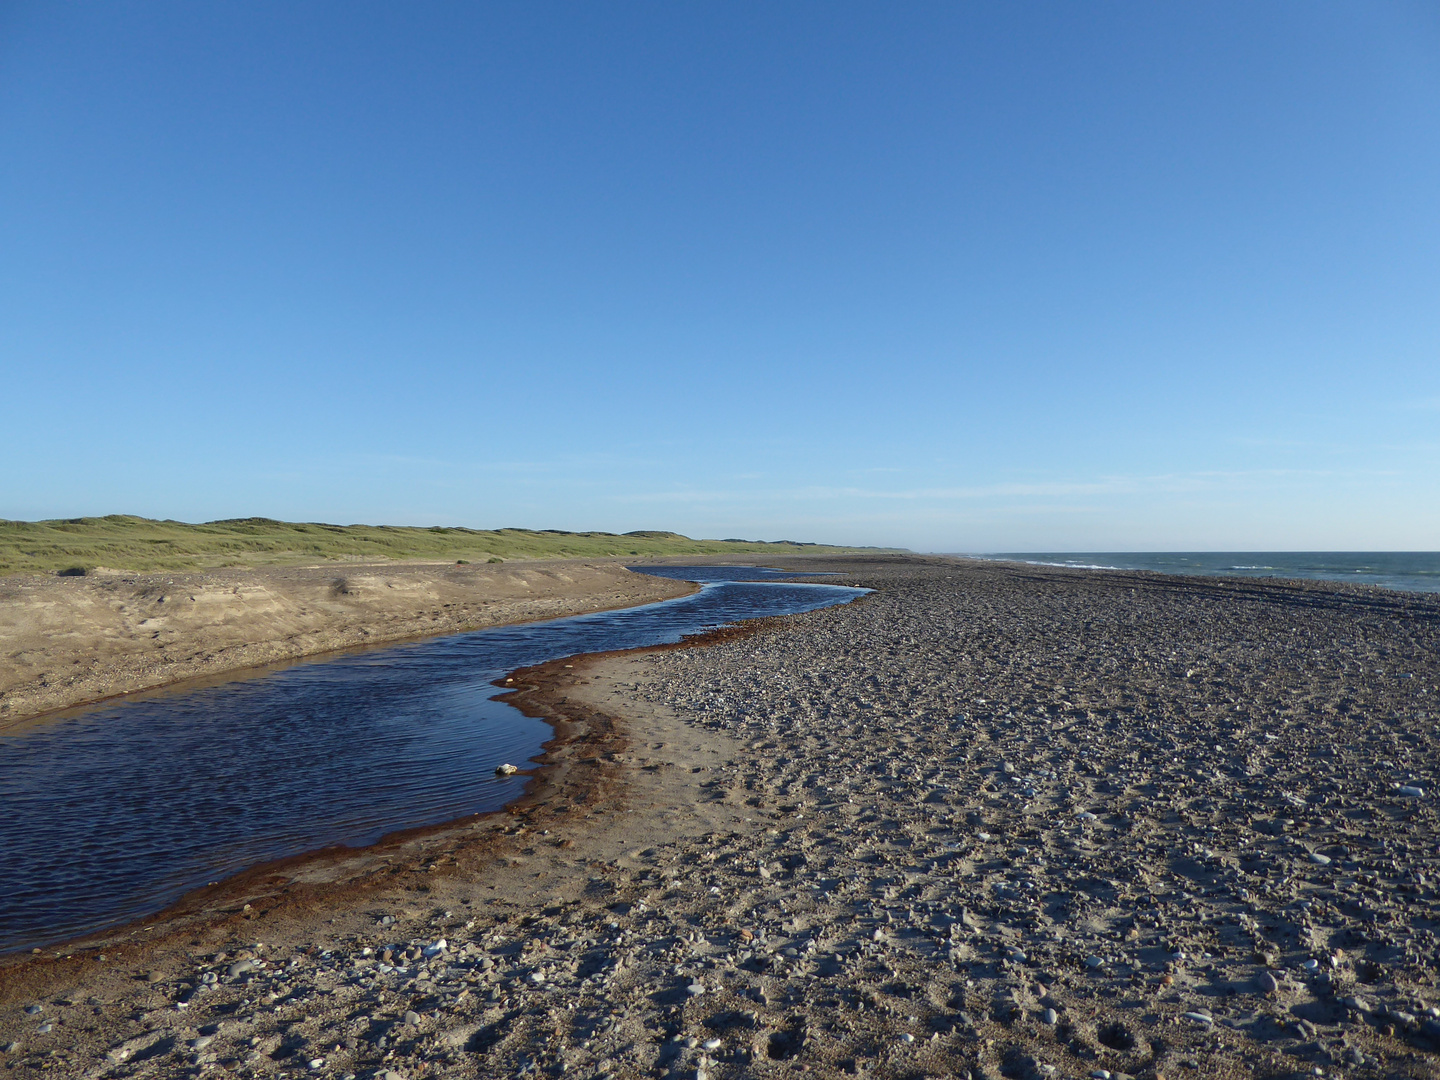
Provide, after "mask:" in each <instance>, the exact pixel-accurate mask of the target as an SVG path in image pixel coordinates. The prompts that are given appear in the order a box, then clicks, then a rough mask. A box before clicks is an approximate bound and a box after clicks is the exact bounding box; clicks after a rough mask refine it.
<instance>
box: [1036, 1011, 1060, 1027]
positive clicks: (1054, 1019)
mask: <svg viewBox="0 0 1440 1080" xmlns="http://www.w3.org/2000/svg"><path fill="white" fill-rule="evenodd" d="M1059 1020H1060V1014H1059V1013H1057V1012H1056V1011H1055V1010H1054V1009H1046V1010H1045V1011H1044V1012H1043V1013H1041V1014H1040V1022H1041V1023H1043V1024H1050V1025H1054V1024H1056V1023H1058V1022H1059Z"/></svg>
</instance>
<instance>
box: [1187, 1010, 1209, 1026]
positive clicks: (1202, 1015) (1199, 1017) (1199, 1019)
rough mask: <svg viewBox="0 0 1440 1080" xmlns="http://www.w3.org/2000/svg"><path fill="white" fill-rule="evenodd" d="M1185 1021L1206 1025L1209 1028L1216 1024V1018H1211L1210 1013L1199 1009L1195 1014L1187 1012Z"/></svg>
mask: <svg viewBox="0 0 1440 1080" xmlns="http://www.w3.org/2000/svg"><path fill="white" fill-rule="evenodd" d="M1185 1019H1186V1020H1193V1021H1194V1022H1195V1023H1197V1024H1204V1025H1205V1026H1206V1027H1209V1026H1210V1025H1211V1024H1213V1023H1215V1018H1214V1017H1213V1016H1211V1015H1210V1014H1209V1013H1208V1012H1204V1011H1202V1010H1198V1009H1197V1010H1196V1011H1195V1012H1187V1013H1186V1014H1185Z"/></svg>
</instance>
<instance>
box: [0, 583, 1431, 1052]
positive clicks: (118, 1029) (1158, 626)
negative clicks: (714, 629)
mask: <svg viewBox="0 0 1440 1080" xmlns="http://www.w3.org/2000/svg"><path fill="white" fill-rule="evenodd" d="M828 568H829V569H842V570H845V571H847V576H846V577H844V578H841V579H840V580H841V581H843V582H845V583H850V584H863V585H868V586H870V587H873V588H876V589H877V590H878V592H877V593H876V594H875V595H874V596H872V597H869V598H867V599H865V600H863V601H861V602H858V603H855V604H852V605H848V606H846V607H839V608H830V609H826V610H822V611H817V612H812V613H809V614H806V615H802V616H796V617H793V618H788V619H783V620H772V621H767V622H766V623H764V624H762V625H759V626H755V627H751V628H749V632H748V633H737V634H732V635H727V636H724V637H722V638H721V639H719V640H714V641H712V642H710V643H709V644H707V645H705V646H703V647H689V648H677V649H669V650H653V651H649V652H643V653H639V654H624V655H618V656H609V657H599V658H594V659H590V660H585V661H578V662H575V663H574V664H573V666H571V667H566V666H565V665H564V663H563V662H557V663H555V664H552V665H547V666H545V667H544V668H542V669H537V670H534V671H531V672H527V673H524V674H523V675H522V676H521V682H522V683H523V684H524V686H525V687H526V689H524V690H523V691H522V692H521V694H520V697H519V699H517V700H518V702H519V703H521V704H522V705H523V706H524V707H526V708H527V709H530V710H535V711H543V712H545V713H547V714H548V715H551V716H552V717H553V718H554V719H555V720H556V723H557V739H556V741H555V743H554V744H552V746H551V760H552V762H553V764H554V766H555V767H554V768H553V769H551V770H549V771H548V773H547V774H546V777H545V779H543V780H541V781H539V782H537V784H536V785H535V786H534V788H533V789H532V791H531V793H530V796H529V797H528V798H527V800H526V801H525V802H524V803H523V804H522V805H520V806H517V807H515V808H514V809H513V812H511V813H508V814H505V815H499V816H492V817H491V818H488V819H484V820H480V821H476V822H470V823H462V824H460V825H457V826H454V827H451V828H450V829H448V830H440V831H436V832H433V833H430V834H427V835H425V836H420V837H413V838H399V839H397V840H396V841H395V842H394V843H392V844H390V845H388V846H382V847H380V848H377V849H371V850H369V851H367V852H363V853H352V854H349V855H344V856H335V857H334V858H332V859H331V860H330V861H329V862H327V861H326V860H323V859H322V860H318V861H314V862H312V863H311V864H309V867H310V868H309V869H307V868H306V867H305V866H297V867H294V868H289V869H286V868H278V870H277V871H276V872H275V873H273V874H272V875H271V877H270V878H269V879H266V880H259V879H257V880H255V881H252V882H250V883H249V885H248V887H249V889H250V895H251V897H252V898H251V899H249V900H246V899H245V898H244V896H243V895H240V894H238V893H233V892H232V893H231V894H230V895H229V896H228V897H227V898H224V900H223V902H221V901H219V900H218V899H217V904H216V906H215V909H213V910H210V911H208V912H204V911H201V912H197V914H196V915H195V916H194V917H193V918H191V919H190V921H189V922H187V923H185V925H184V926H183V927H180V928H178V930H177V928H175V927H170V928H168V929H167V928H166V927H163V926H162V927H161V928H160V930H159V931H158V932H160V933H162V934H164V935H165V936H164V937H163V938H162V940H161V941H160V942H158V943H157V944H155V945H145V944H139V943H138V942H142V941H144V939H145V938H146V936H147V933H148V932H147V931H145V930H144V929H143V928H132V929H131V930H128V931H126V932H125V933H124V934H123V935H116V936H115V937H114V938H112V940H110V941H108V942H104V943H96V945H95V947H92V948H89V949H86V950H73V951H71V950H64V951H66V952H69V953H70V955H69V958H68V959H56V958H54V957H51V956H47V957H45V958H43V960H42V961H40V962H35V961H31V962H27V963H23V964H16V963H13V962H12V963H10V964H7V965H6V966H5V968H4V969H3V974H4V979H5V984H4V987H3V990H0V1041H3V1040H11V1041H13V1042H14V1044H15V1045H14V1048H13V1049H12V1050H9V1051H6V1057H5V1062H6V1063H7V1064H8V1063H17V1064H18V1063H25V1064H28V1065H30V1066H33V1067H37V1068H38V1067H50V1068H56V1069H59V1070H60V1071H61V1074H63V1075H76V1076H95V1077H100V1076H122V1075H136V1076H171V1075H177V1074H180V1073H185V1072H187V1071H188V1070H196V1071H200V1070H203V1069H205V1068H206V1067H222V1068H226V1069H230V1070H234V1071H236V1072H237V1073H238V1074H241V1075H258V1076H273V1075H277V1074H278V1073H281V1072H285V1073H289V1074H291V1075H295V1074H298V1073H301V1072H306V1073H309V1074H311V1075H320V1076H335V1077H337V1078H340V1077H344V1076H347V1075H354V1076H357V1077H368V1076H386V1075H394V1076H400V1077H405V1078H407V1080H410V1078H416V1077H421V1076H456V1077H461V1076H502V1075H503V1076H509V1075H521V1074H526V1075H529V1074H533V1075H558V1074H560V1073H561V1072H564V1073H565V1074H567V1075H578V1076H586V1077H591V1076H593V1077H603V1076H622V1077H632V1076H635V1077H638V1076H656V1075H669V1076H683V1077H696V1076H699V1075H700V1074H702V1073H703V1074H705V1075H706V1076H709V1077H726V1078H728V1077H742V1076H743V1077H748V1076H755V1075H785V1074H788V1073H790V1072H792V1071H795V1070H803V1071H807V1072H809V1073H811V1074H813V1075H821V1076H837V1077H838V1076H843V1075H853V1074H859V1075H867V1076H877V1077H897V1078H898V1077H913V1076H924V1075H932V1076H939V1075H956V1076H966V1075H969V1076H972V1077H990V1078H997V1077H1001V1076H1005V1077H1087V1076H1095V1075H1104V1074H1109V1075H1111V1076H1114V1077H1119V1076H1127V1075H1128V1076H1139V1077H1147V1078H1154V1077H1160V1076H1164V1077H1171V1078H1173V1077H1176V1076H1196V1077H1202V1076H1203V1077H1252V1076H1259V1077H1281V1076H1284V1077H1291V1076H1302V1075H1304V1076H1311V1075H1316V1073H1315V1070H1316V1069H1319V1070H1321V1072H1322V1073H1323V1074H1324V1075H1327V1076H1355V1077H1396V1076H1398V1077H1436V1076H1440V1059H1437V1056H1436V1054H1437V1050H1440V987H1437V977H1440V951H1437V947H1436V946H1437V938H1436V934H1437V930H1440V922H1437V917H1440V898H1437V891H1436V876H1437V872H1440V848H1437V843H1440V822H1437V815H1436V810H1435V805H1436V804H1435V800H1434V795H1435V787H1436V785H1435V781H1436V779H1440V778H1437V777H1436V776H1435V775H1434V773H1435V769H1436V762H1437V761H1440V735H1437V730H1436V710H1435V700H1436V699H1435V695H1436V694H1437V692H1440V601H1437V600H1436V599H1435V598H1425V597H1410V596H1403V595H1396V594H1387V593H1382V592H1379V591H1366V590H1358V589H1350V590H1345V589H1330V588H1326V587H1322V586H1304V585H1297V586H1289V585H1283V584H1274V583H1236V582H1228V581H1214V580H1208V581H1201V580H1194V579H1191V580H1182V579H1175V578H1159V577H1155V576H1151V575H1143V574H1098V573H1097V574H1091V573H1079V572H1067V571H1063V570H1046V569H1038V568H1020V567H1011V566H1004V565H995V564H973V563H961V562H946V561H926V560H920V559H909V560H901V559H873V560H864V561H854V560H852V561H849V562H845V563H841V562H839V561H838V560H837V561H833V562H829V563H828ZM1407 788H1409V789H1412V791H1419V792H1420V794H1418V795H1415V794H1410V793H1407V792H1406V790H1405V789H1407ZM346 859H350V860H352V864H351V866H350V868H349V869H348V870H338V869H337V868H338V867H339V866H340V864H341V863H342V862H343V861H344V860H346ZM244 903H249V904H250V908H249V909H248V910H247V909H246V908H245V907H244ZM442 939H443V940H442ZM102 956H103V959H101V957H102ZM23 1006H31V1007H36V1006H38V1008H39V1011H37V1012H34V1013H25V1012H23V1011H22V1007H23ZM42 1028H46V1030H43V1031H42V1030H41V1029H42Z"/></svg>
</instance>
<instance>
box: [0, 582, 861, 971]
mask: <svg viewBox="0 0 1440 1080" xmlns="http://www.w3.org/2000/svg"><path fill="white" fill-rule="evenodd" d="M635 569H637V570H640V571H642V572H654V573H657V574H659V575H661V576H665V577H672V578H681V579H685V580H691V581H699V582H701V583H702V591H701V592H699V593H697V594H695V595H693V596H686V597H681V598H679V599H676V600H666V601H662V602H660V603H656V604H648V605H645V606H643V607H635V608H626V609H623V610H620V611H602V612H595V613H593V614H589V615H577V616H572V617H570V618H565V619H555V620H551V621H548V622H540V623H524V624H521V625H518V626H501V627H495V628H493V629H489V630H477V631H473V632H471V633H465V634H452V635H449V636H446V637H437V638H430V639H427V640H424V641H417V642H409V643H406V644H401V645H391V646H385V647H380V648H372V649H366V650H358V651H354V652H349V653H343V654H340V655H337V656H333V657H329V658H324V659H318V660H311V661H306V662H300V663H295V664H291V665H287V666H284V667H281V668H277V669H274V670H270V671H267V672H262V673H258V674H254V675H251V676H250V677H245V678H237V679H235V680H233V681H228V682H222V683H216V684H206V685H203V686H199V687H197V688H194V689H185V688H180V689H176V690H173V691H164V692H155V693H151V694H144V695H140V694H137V695H135V696H133V697H131V698H129V699H126V700H124V701H118V702H108V703H105V704H102V705H97V706H94V707H91V708H88V709H77V710H74V711H73V712H71V713H68V714H64V715H61V716H57V717H54V718H51V719H48V720H44V721H41V722H38V723H37V724H35V725H34V726H32V727H27V728H24V729H22V730H19V731H16V732H12V733H10V734H7V735H3V736H0V864H3V866H4V872H5V878H4V885H3V886H0V952H6V951H9V950H14V949H22V948H30V947H32V946H37V945H44V944H48V943H51V942H56V941H61V940H64V939H65V938H68V937H73V936H75V935H78V934H83V933H88V932H90V931H94V930H99V929H102V928H104V927H106V926H113V925H116V924H119V923H124V922H128V921H129V920H132V919H137V918H141V917H143V916H146V915H148V914H151V913H153V912H156V911H159V910H161V909H162V908H164V907H166V906H168V905H169V904H171V903H173V902H174V901H176V900H178V899H179V898H180V897H181V896H182V895H184V894H185V893H186V892H188V891H189V890H191V889H193V888H195V887H197V886H200V885H204V884H206V883H207V882H213V881H218V880H220V879H222V878H225V877H228V876H229V875H231V874H234V873H237V872H239V871H241V870H244V869H245V868H247V867H251V866H255V865H258V864H261V863H265V862H269V861H271V860H273V859H280V858H284V857H287V856H291V855H298V854H301V853H304V852H308V851H314V850H316V849H319V848H322V847H326V846H329V845H332V844H342V845H347V846H362V845H365V844H369V843H373V842H374V841H376V840H377V839H379V838H380V837H381V836H382V835H384V834H385V833H389V832H393V831H395V830H398V829H406V828H414V827H416V826H423V825H432V824H437V823H439V822H444V821H453V820H455V819H457V818H462V817H467V816H469V815H471V814H477V813H483V812H485V811H490V810H496V809H499V808H500V807H502V806H504V805H505V804H506V803H508V802H510V801H511V800H513V799H515V798H516V797H517V796H519V795H520V793H521V790H522V789H523V788H524V786H525V782H526V777H525V776H523V775H521V776H510V777H498V776H496V775H495V766H496V765H498V764H500V763H501V762H511V763H513V764H515V765H518V766H521V767H522V768H523V767H525V765H526V764H527V763H528V762H529V760H530V759H532V758H533V757H535V755H537V754H538V753H539V752H540V750H541V746H542V744H543V743H544V742H545V741H546V740H547V739H549V738H550V736H551V734H552V729H551V728H550V726H549V725H548V724H546V723H544V722H542V721H540V720H535V719H532V718H530V717H526V716H523V715H522V714H521V713H520V712H519V711H518V710H517V709H514V708H512V707H511V706H509V705H507V704H505V703H504V702H501V701H496V700H495V697H496V696H497V695H498V694H501V693H503V691H502V690H501V689H500V688H499V687H497V686H496V685H495V680H496V679H501V678H503V677H504V676H505V674H506V673H508V672H510V671H513V670H515V669H516V668H519V667H527V666H529V665H532V664H538V663H542V662H544V661H546V660H552V659H555V658H557V657H561V656H571V655H574V654H577V653H587V652H601V651H607V650H611V649H632V648H636V647H639V646H644V645H656V644H661V643H663V642H673V641H679V640H680V639H681V637H682V636H683V635H686V634H693V633H697V632H700V631H703V630H707V629H710V628H713V627H716V626H721V625H725V624H728V623H734V622H738V621H740V620H743V619H752V618H757V617H762V616H768V615H784V614H790V613H795V612H802V611H813V610H815V609H816V608H821V607H827V606H830V605H833V604H843V603H846V602H848V601H850V600H853V599H855V598H856V597H857V596H861V595H863V594H864V593H865V592H866V590H864V589H855V588H848V587H844V586H839V585H825V584H795V583H791V582H789V581H786V580H784V578H785V577H787V576H788V575H782V574H779V573H777V572H775V571H767V570H763V569H761V570H757V569H755V568H752V567H714V566H705V567H669V566H667V567H636V568H635Z"/></svg>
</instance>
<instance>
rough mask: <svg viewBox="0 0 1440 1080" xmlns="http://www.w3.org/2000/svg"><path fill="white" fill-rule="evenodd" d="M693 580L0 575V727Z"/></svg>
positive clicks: (636, 600) (504, 575)
mask: <svg viewBox="0 0 1440 1080" xmlns="http://www.w3.org/2000/svg"><path fill="white" fill-rule="evenodd" d="M690 588H691V587H690V586H688V585H687V584H686V583H684V582H675V581H669V580H666V579H663V578H654V577H646V576H643V575H638V574H632V573H630V572H629V571H627V570H626V569H625V568H624V567H623V566H621V565H619V564H617V563H615V562H605V561H580V560H550V561H537V562H522V563H507V564H504V565H498V566H491V565H485V566H469V565H456V564H453V563H448V564H440V563H383V564H373V565H372V564H356V563H345V564H330V565H327V566H319V567H290V568H268V569H255V570H230V571H213V572H209V573H204V574H149V575H133V574H128V575H127V574H99V575H91V576H88V577H74V578H63V577H34V576H20V577H6V578H0V730H4V729H5V728H6V727H10V726H13V725H14V724H16V723H18V722H19V721H22V720H24V719H27V718H29V717H32V716H34V715H36V714H39V713H44V712H48V711H51V710H55V709H63V708H67V707H70V706H73V705H80V704H83V703H86V702H92V701H97V700H100V699H103V698H107V697H112V696H114V695H117V694H126V693H133V692H135V691H137V690H144V689H149V688H153V687H158V686H166V685H169V684H171V683H175V682H179V681H181V680H186V679H193V678H197V677H206V676H214V675H222V674H225V673H229V672H236V671H240V670H243V669H246V668H252V667H257V666H260V665H264V664H273V663H276V662H283V661H287V660H294V659H298V658H300V657H304V656H313V655H316V654H318V653H325V652H330V651H333V650H335V649H343V648H348V647H352V646H357V645H373V644H378V643H381V642H393V641H401V640H404V639H407V638H414V637H422V636H427V635H432V634H447V633H456V632H459V631H462V630H471V629H477V628H479V627H484V626H497V625H500V624H503V623H513V622H526V621H529V620H533V619H547V618H555V617H558V616H562V615H574V614H578V613H580V612H583V611H599V610H603V609H605V608H617V607H629V606H632V605H635V604H643V603H649V602H650V601H653V600H663V599H666V598H668V597H672V596H682V595H684V594H685V593H686V592H688V591H690Z"/></svg>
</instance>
